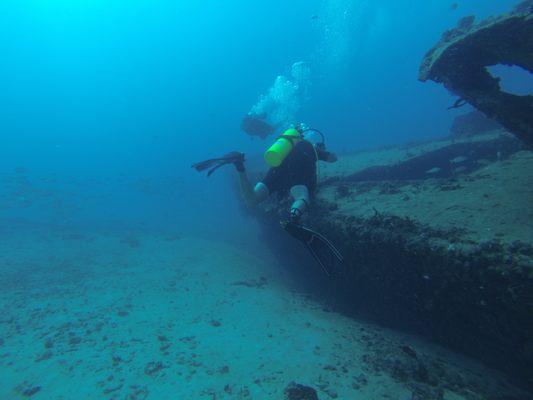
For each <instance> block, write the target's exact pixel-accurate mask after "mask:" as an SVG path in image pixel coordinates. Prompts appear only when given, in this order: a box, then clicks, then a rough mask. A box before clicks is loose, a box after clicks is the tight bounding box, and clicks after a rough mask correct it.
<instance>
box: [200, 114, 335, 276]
mask: <svg viewBox="0 0 533 400" xmlns="http://www.w3.org/2000/svg"><path fill="white" fill-rule="evenodd" d="M313 133H316V134H319V135H320V137H321V142H320V143H317V144H313V143H312V142H311V141H310V138H309V135H310V134H313ZM264 158H265V161H266V162H267V164H268V165H269V166H270V169H269V170H268V172H267V174H266V176H265V178H264V179H263V180H261V181H260V182H258V183H257V184H256V185H255V186H252V184H251V183H250V181H249V179H248V176H247V175H246V169H245V166H244V161H245V157H244V154H243V153H239V152H231V153H228V154H226V155H224V156H223V157H220V158H215V159H210V160H206V161H203V162H200V163H196V164H194V165H193V166H192V167H193V168H195V169H196V170H197V171H204V170H207V169H209V171H208V173H207V176H211V174H212V173H213V172H215V171H216V170H218V169H219V168H220V167H222V166H224V165H229V164H233V165H234V166H235V169H236V170H237V172H238V175H239V180H240V184H241V188H242V192H243V195H244V200H245V202H246V204H247V206H249V207H253V206H255V205H257V204H259V203H261V202H262V201H264V200H266V199H267V198H268V197H269V196H270V195H272V194H274V193H277V194H280V195H282V196H287V195H290V197H291V199H292V203H291V206H290V210H289V218H288V219H286V220H283V221H281V226H282V227H283V228H284V229H285V230H286V231H287V232H288V233H289V234H290V235H291V236H293V237H294V238H296V239H298V240H300V241H301V242H302V243H304V244H305V246H306V247H307V248H308V250H309V251H310V253H311V255H312V256H313V257H314V258H315V260H316V261H317V262H318V264H319V265H320V266H321V267H322V269H323V270H324V272H325V273H326V274H327V275H332V273H333V266H334V264H336V263H342V261H343V258H342V255H341V254H340V253H339V251H338V250H337V249H336V248H335V247H334V246H333V244H331V242H330V241H329V240H327V239H326V238H325V237H324V236H323V235H321V234H319V233H317V232H314V231H313V230H311V229H309V228H306V227H304V226H303V225H302V224H301V219H302V216H303V215H304V213H305V212H306V211H307V210H308V209H309V204H310V202H311V196H312V195H313V194H314V192H315V190H316V185H317V162H318V161H326V162H330V163H332V162H335V161H337V156H336V155H335V154H334V153H331V152H329V151H327V150H326V145H325V140H324V135H323V134H322V133H321V132H320V131H318V130H316V129H309V128H306V127H305V126H303V125H302V124H300V125H299V126H298V127H296V128H290V129H287V130H286V131H285V132H284V133H283V135H281V136H279V137H278V138H277V140H276V142H275V143H274V144H273V145H272V146H271V147H270V148H269V149H268V150H267V151H266V153H265V156H264Z"/></svg>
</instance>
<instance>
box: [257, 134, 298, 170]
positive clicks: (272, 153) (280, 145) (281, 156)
mask: <svg viewBox="0 0 533 400" xmlns="http://www.w3.org/2000/svg"><path fill="white" fill-rule="evenodd" d="M302 140H303V136H302V134H301V133H300V132H299V131H298V130H297V129H294V128H291V129H287V130H286V131H285V132H283V135H281V136H280V137H278V140H276V142H275V143H274V144H273V145H272V146H270V148H269V149H268V150H267V151H266V153H265V161H266V163H267V164H268V165H270V166H271V167H279V166H280V165H281V163H282V162H283V160H285V158H286V157H287V156H288V155H289V153H290V152H291V150H292V149H293V147H294V146H296V144H297V143H299V142H301V141H302Z"/></svg>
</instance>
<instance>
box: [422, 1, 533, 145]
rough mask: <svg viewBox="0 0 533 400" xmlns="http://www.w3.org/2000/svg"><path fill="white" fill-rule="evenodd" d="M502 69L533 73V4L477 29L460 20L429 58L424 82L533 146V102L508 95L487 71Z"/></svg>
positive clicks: (471, 21) (470, 20)
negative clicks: (436, 85)
mask: <svg viewBox="0 0 533 400" xmlns="http://www.w3.org/2000/svg"><path fill="white" fill-rule="evenodd" d="M497 64H503V65H510V66H512V65H515V66H518V67H521V68H524V69H525V70H527V71H529V72H530V73H533V0H527V1H524V2H523V3H521V4H520V5H519V6H517V7H516V8H515V9H514V10H513V11H512V12H511V13H508V14H503V15H500V16H496V17H491V18H488V19H486V20H483V21H481V22H479V23H477V24H476V23H475V17H474V16H470V17H466V18H463V19H462V20H460V21H459V23H458V26H457V27H456V28H454V29H451V30H449V31H447V32H445V33H444V34H443V35H442V38H441V40H440V41H439V42H438V43H437V44H436V45H435V47H433V48H432V49H431V50H430V51H429V52H428V53H427V54H426V56H425V58H424V60H423V62H422V65H421V67H420V74H419V79H420V80H421V81H423V82H425V81H427V80H432V81H435V82H437V83H443V84H444V86H445V87H446V88H447V89H448V90H450V91H451V92H452V93H454V94H456V95H457V96H459V98H460V99H462V100H464V101H467V102H468V103H470V104H471V105H472V106H474V107H475V108H477V109H478V110H479V111H481V112H483V113H484V114H485V115H486V116H487V117H489V118H492V119H494V120H496V121H497V122H499V123H500V124H501V125H503V126H504V127H505V128H506V129H507V130H509V131H510V132H511V133H513V134H514V135H516V136H517V137H518V138H520V139H521V140H522V141H523V142H524V143H526V144H527V145H528V146H533V96H531V95H524V96H518V95H514V94H510V93H506V92H504V91H502V90H501V88H500V83H499V79H498V78H495V77H493V76H492V75H491V74H490V72H489V71H488V70H487V68H486V67H487V66H491V65H497Z"/></svg>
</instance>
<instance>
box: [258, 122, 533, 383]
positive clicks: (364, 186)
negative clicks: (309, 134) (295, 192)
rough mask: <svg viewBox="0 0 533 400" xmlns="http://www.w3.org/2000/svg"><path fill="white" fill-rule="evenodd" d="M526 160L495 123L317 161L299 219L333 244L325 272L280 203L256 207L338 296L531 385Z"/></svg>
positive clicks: (275, 245) (283, 243)
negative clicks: (333, 266) (330, 272)
mask: <svg viewBox="0 0 533 400" xmlns="http://www.w3.org/2000/svg"><path fill="white" fill-rule="evenodd" d="M432 162H433V163H432ZM532 168H533V153H532V152H530V151H527V150H524V149H523V146H522V145H521V143H520V142H519V141H518V140H516V139H515V138H514V137H513V136H512V135H510V134H508V133H505V132H504V131H500V132H499V133H492V134H489V135H478V136H474V137H468V138H461V139H447V140H442V141H437V142H428V143H425V144H421V145H411V146H407V147H397V148H389V149H384V150H376V151H370V152H363V153H358V154H353V155H346V156H342V157H340V158H339V161H338V162H337V163H335V164H331V165H323V166H322V167H321V171H320V184H319V190H318V192H317V195H316V198H315V199H314V202H313V209H312V210H311V212H310V213H309V215H308V217H307V220H305V222H304V223H305V225H308V226H309V227H311V228H313V229H316V230H317V231H319V232H320V233H322V234H324V235H325V236H326V237H327V238H328V239H329V240H331V241H332V242H333V243H334V244H335V245H336V246H337V247H338V248H339V250H340V251H341V252H342V253H343V255H344V258H345V262H344V265H342V267H341V269H340V270H339V271H338V275H337V276H336V277H333V278H327V277H325V276H323V275H321V270H320V269H319V268H318V267H316V265H315V264H314V261H313V260H312V259H311V258H306V257H307V252H306V250H305V248H304V247H303V246H302V245H301V244H300V243H299V242H297V241H293V240H292V239H291V238H290V237H288V236H287V235H286V233H285V232H284V231H283V230H282V229H281V228H280V226H279V221H280V219H281V218H283V217H286V215H287V209H288V207H289V204H288V203H286V204H279V200H278V199H273V201H272V202H271V203H269V204H266V205H265V208H264V209H263V210H262V211H261V212H259V213H257V215H258V218H260V219H262V224H261V226H262V228H263V235H264V240H265V241H266V242H267V243H268V245H269V246H270V247H271V248H272V249H273V253H274V254H277V255H279V257H280V259H281V260H282V261H284V262H286V263H287V266H288V267H290V269H292V271H293V272H294V273H295V275H297V276H298V279H299V280H302V279H304V280H305V277H309V276H314V277H315V278H316V281H313V280H311V282H309V283H310V284H311V285H312V286H311V287H316V286H315V284H316V285H317V287H318V288H320V290H323V288H324V287H328V288H330V289H331V292H330V294H331V295H332V296H333V298H335V299H337V300H338V301H339V303H340V304H341V307H344V308H346V309H348V311H350V312H353V313H355V314H357V315H360V316H361V315H363V316H366V317H367V318H369V319H372V320H377V321H379V322H381V323H383V324H385V325H388V326H391V327H394V328H397V329H401V330H405V331H410V332H415V333H418V334H420V335H423V336H424V337H426V338H429V339H430V340H434V341H436V342H438V343H440V344H443V345H445V346H447V347H449V348H451V349H454V350H456V351H459V352H461V353H463V354H467V355H470V356H473V357H475V358H477V359H478V360H481V361H483V362H485V363H486V364H488V365H490V366H492V367H494V368H496V369H499V370H502V371H505V372H507V373H508V374H509V376H511V377H515V378H516V377H518V379H521V382H522V384H524V385H526V386H528V385H529V386H530V387H533V381H531V375H530V374H529V373H528V371H532V370H533V340H532V336H531V329H532V327H533V312H532V310H533V308H532V307H533V306H532V305H533V295H532V294H533V243H532V238H533V222H532V221H533V209H532V207H531V199H533V175H531V173H530V171H531V170H532ZM304 260H307V261H304ZM315 267H316V268H315ZM299 268H301V269H299ZM313 271H314V272H313Z"/></svg>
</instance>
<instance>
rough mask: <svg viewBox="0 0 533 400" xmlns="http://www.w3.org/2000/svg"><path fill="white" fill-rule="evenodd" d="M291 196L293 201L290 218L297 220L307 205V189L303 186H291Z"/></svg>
mask: <svg viewBox="0 0 533 400" xmlns="http://www.w3.org/2000/svg"><path fill="white" fill-rule="evenodd" d="M291 196H292V198H293V200H294V201H293V203H292V205H291V218H294V219H296V220H298V219H299V218H300V217H301V216H302V215H303V214H304V213H305V211H306V210H307V207H308V205H309V189H308V188H307V186H305V185H296V186H293V187H292V188H291Z"/></svg>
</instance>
